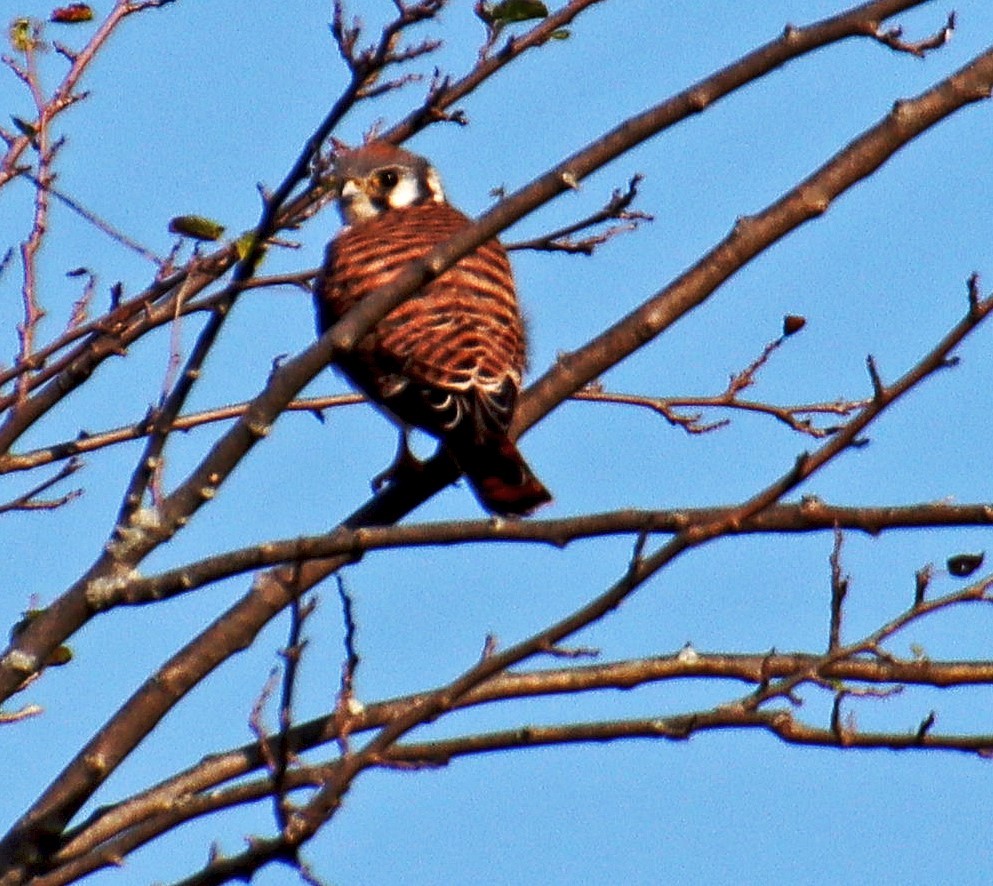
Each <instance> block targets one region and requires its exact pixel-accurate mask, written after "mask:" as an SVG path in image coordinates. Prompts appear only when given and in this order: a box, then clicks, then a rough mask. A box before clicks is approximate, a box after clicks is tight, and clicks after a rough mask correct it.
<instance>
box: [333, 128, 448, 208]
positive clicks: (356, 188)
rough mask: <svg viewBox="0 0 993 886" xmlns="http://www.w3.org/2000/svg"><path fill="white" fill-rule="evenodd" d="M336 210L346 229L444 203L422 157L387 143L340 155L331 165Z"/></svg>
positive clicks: (432, 172)
mask: <svg viewBox="0 0 993 886" xmlns="http://www.w3.org/2000/svg"><path fill="white" fill-rule="evenodd" d="M334 175H335V179H336V180H337V184H338V210H339V212H341V218H342V221H344V223H345V224H346V225H354V224H356V223H358V222H362V221H366V220H368V219H370V218H375V217H376V216H379V215H382V214H383V213H384V212H389V211H390V210H391V209H402V208H404V207H406V206H416V205H418V204H420V203H444V202H445V192H444V191H443V190H442V187H441V179H439V178H438V173H437V172H435V170H434V167H433V166H432V165H431V164H430V163H428V161H427V160H425V159H424V158H423V157H418V156H417V154H411V153H410V151H405V150H403V149H402V148H398V147H396V146H395V145H391V144H389V143H387V142H369V143H368V144H366V145H363V146H362V147H360V148H356V149H355V150H354V151H342V152H340V153H339V154H338V156H337V158H336V160H335V164H334Z"/></svg>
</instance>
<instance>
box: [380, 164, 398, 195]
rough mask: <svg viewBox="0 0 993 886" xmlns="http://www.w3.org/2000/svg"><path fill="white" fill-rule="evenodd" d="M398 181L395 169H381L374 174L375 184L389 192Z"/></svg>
mask: <svg viewBox="0 0 993 886" xmlns="http://www.w3.org/2000/svg"><path fill="white" fill-rule="evenodd" d="M399 181H400V173H398V172H397V171H396V170H395V169H381V170H380V171H379V172H377V173H376V184H377V185H379V187H381V188H383V189H384V190H387V191H388V190H390V189H392V188H395V187H396V186H397V183H398V182H399Z"/></svg>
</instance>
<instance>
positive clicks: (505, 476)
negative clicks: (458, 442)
mask: <svg viewBox="0 0 993 886" xmlns="http://www.w3.org/2000/svg"><path fill="white" fill-rule="evenodd" d="M452 455H454V456H455V460H456V461H457V462H458V463H459V467H460V468H462V470H463V471H464V472H465V475H466V479H467V480H468V481H469V483H470V485H471V486H472V489H473V491H474V492H475V493H476V497H477V498H478V499H479V500H480V502H481V503H482V505H483V507H484V508H486V509H487V510H488V511H490V512H492V513H494V514H499V515H501V516H516V517H523V516H524V515H526V514H530V513H531V512H532V511H533V510H534V509H535V508H537V507H538V506H539V505H543V504H545V503H546V502H549V501H551V500H552V495H551V493H550V492H549V491H548V490H547V489H546V488H545V487H544V485H543V484H542V482H541V480H539V479H538V478H537V477H536V476H535V474H534V471H532V470H531V468H530V467H529V466H528V463H527V462H526V461H524V456H523V455H521V453H520V452H519V451H518V449H517V447H516V446H515V445H514V444H513V442H512V441H511V440H510V438H508V437H507V435H506V434H500V435H497V434H491V435H487V437H486V439H485V440H483V441H477V442H476V443H475V445H472V446H466V447H464V448H463V447H459V449H458V450H456V451H453V452H452Z"/></svg>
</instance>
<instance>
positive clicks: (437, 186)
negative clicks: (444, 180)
mask: <svg viewBox="0 0 993 886" xmlns="http://www.w3.org/2000/svg"><path fill="white" fill-rule="evenodd" d="M426 181H427V185H428V190H429V191H430V192H431V199H432V200H434V202H435V203H444V202H445V189H444V188H443V187H442V186H441V179H440V178H438V173H437V172H436V171H435V168H434V167H433V166H431V167H429V168H428V174H427V179H426Z"/></svg>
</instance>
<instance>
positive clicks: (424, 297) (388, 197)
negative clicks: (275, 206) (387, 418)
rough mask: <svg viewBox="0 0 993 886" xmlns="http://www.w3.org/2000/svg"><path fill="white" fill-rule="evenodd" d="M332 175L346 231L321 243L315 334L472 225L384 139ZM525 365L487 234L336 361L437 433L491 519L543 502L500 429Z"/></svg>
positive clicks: (512, 303)
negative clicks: (323, 250) (339, 192)
mask: <svg viewBox="0 0 993 886" xmlns="http://www.w3.org/2000/svg"><path fill="white" fill-rule="evenodd" d="M336 172H337V174H338V176H339V178H340V179H341V180H342V197H341V204H340V205H341V208H342V215H343V218H344V219H345V221H346V227H345V228H343V229H342V231H341V232H340V233H339V234H338V236H337V237H335V239H333V240H332V241H331V242H330V243H329V244H328V248H327V253H326V257H325V262H324V267H323V269H322V273H321V275H320V279H319V280H318V282H317V286H316V289H315V298H316V304H317V311H318V326H319V328H320V329H321V331H324V330H326V329H327V328H329V327H330V326H331V325H333V324H334V323H335V322H336V321H337V320H338V319H339V318H341V317H342V316H343V315H344V314H345V313H346V312H347V311H348V309H349V308H350V307H352V306H353V305H354V304H355V303H356V302H358V301H360V300H361V299H362V298H364V297H365V296H366V295H368V294H369V293H370V292H373V291H374V290H376V289H378V288H380V287H382V286H384V285H386V284H388V283H389V282H390V281H391V280H393V279H395V278H396V277H397V275H398V274H399V273H400V272H401V271H402V270H403V269H404V267H405V266H406V265H407V264H408V263H409V262H411V261H413V260H416V259H417V258H420V257H422V256H424V255H425V254H427V253H428V252H429V251H430V250H431V249H432V248H433V247H434V246H436V245H438V244H439V243H441V242H443V241H444V240H446V239H448V238H449V237H451V236H452V235H453V234H454V233H456V232H457V231H458V230H460V229H461V228H463V227H465V226H466V225H468V224H469V223H470V220H469V219H468V218H467V217H466V216H465V215H463V214H462V213H461V212H459V211H458V210H457V209H454V208H453V207H451V206H450V205H449V204H448V203H446V202H444V195H443V194H442V191H441V185H440V183H439V181H438V178H437V175H436V173H435V172H434V170H433V169H432V168H431V167H430V166H429V165H428V164H427V162H426V161H425V160H423V158H420V157H417V156H415V155H413V154H410V153H408V152H406V151H402V150H400V149H398V148H395V147H393V146H392V145H387V144H385V143H379V142H374V143H371V144H369V145H366V146H365V147H362V148H359V149H358V150H356V151H351V152H348V153H345V154H343V155H341V156H340V157H339V159H338V163H337V164H336ZM524 363H525V338H524V326H523V322H522V320H521V316H520V312H519V310H518V307H517V297H516V293H515V289H514V281H513V275H512V273H511V269H510V263H509V261H508V259H507V254H506V252H505V251H504V249H503V247H502V246H501V245H500V244H499V242H497V241H496V240H490V241H489V242H487V243H484V244H483V245H482V246H480V247H479V248H478V249H477V250H476V251H475V252H473V253H470V254H469V255H467V256H465V257H464V258H462V259H461V260H460V261H458V262H457V263H456V264H455V265H454V266H453V267H451V268H449V269H448V270H447V271H446V272H445V273H443V274H442V275H441V276H439V277H438V278H437V279H435V280H433V281H431V282H430V283H428V284H427V285H426V286H425V287H424V288H423V289H422V290H421V291H419V292H416V293H414V295H412V296H411V297H410V298H409V299H407V300H406V301H404V302H403V303H402V304H401V305H399V306H398V307H397V308H395V309H394V310H393V311H391V312H390V313H389V314H387V316H386V317H384V318H383V319H382V320H381V321H380V322H379V323H378V324H377V325H376V327H375V328H374V329H373V331H372V332H370V333H369V335H367V336H366V337H365V339H363V341H361V342H360V343H359V344H358V346H357V347H356V348H355V349H354V350H353V351H352V352H351V353H350V354H348V355H346V356H345V357H343V358H342V359H341V360H340V365H341V368H342V369H343V370H344V372H345V373H346V375H348V376H349V378H350V379H351V380H352V382H353V383H354V384H355V385H356V386H357V387H358V388H360V389H361V390H363V391H364V392H365V393H366V394H367V395H368V396H369V397H370V398H371V399H372V400H373V401H374V402H376V403H377V404H378V405H380V406H381V407H383V408H384V409H385V410H386V411H387V412H388V413H389V414H390V415H391V416H392V417H394V418H395V419H397V420H398V421H399V422H400V423H401V424H402V425H413V426H416V427H419V428H422V429H424V430H426V431H428V432H429V433H431V434H433V435H434V436H436V437H437V438H438V439H439V440H441V441H442V442H443V443H444V444H445V446H446V447H447V448H448V450H449V451H450V452H451V454H452V455H453V456H454V458H455V460H456V461H457V462H458V464H459V467H460V468H461V469H462V470H463V471H464V472H465V474H466V476H467V478H468V479H469V482H470V483H471V484H472V487H473V489H474V490H475V492H476V494H477V496H478V497H479V498H480V500H481V501H482V503H483V505H484V506H485V507H486V508H488V509H489V510H491V511H493V512H494V513H499V514H525V513H528V512H530V511H531V510H533V509H534V508H535V507H537V506H538V505H539V504H542V503H544V502H546V501H549V500H550V495H549V493H548V491H547V490H546V489H545V487H544V486H542V484H541V482H540V481H539V480H538V479H537V477H535V475H534V474H533V473H532V472H531V470H530V468H529V467H528V466H527V464H526V462H525V461H524V459H523V457H522V456H521V455H520V453H519V452H518V451H517V448H516V446H514V444H513V442H512V441H511V440H510V439H509V437H508V436H507V429H508V428H509V426H510V422H511V419H512V418H513V413H514V407H515V405H516V401H517V394H518V391H519V389H520V385H521V375H522V372H523V370H524Z"/></svg>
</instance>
